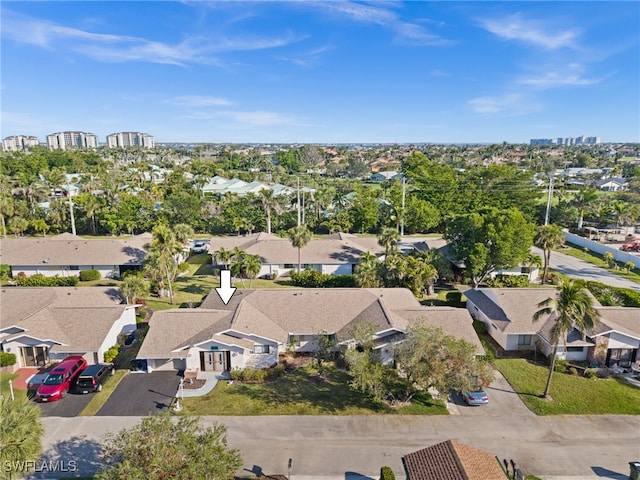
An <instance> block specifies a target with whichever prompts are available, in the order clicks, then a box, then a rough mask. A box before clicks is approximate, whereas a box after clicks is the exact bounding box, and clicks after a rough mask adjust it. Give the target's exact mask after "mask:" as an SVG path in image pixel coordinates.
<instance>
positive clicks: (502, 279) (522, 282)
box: [487, 275, 529, 288]
mask: <svg viewBox="0 0 640 480" xmlns="http://www.w3.org/2000/svg"><path fill="white" fill-rule="evenodd" d="M487 285H489V286H490V287H496V288H525V287H528V286H529V277H528V276H526V275H496V276H495V278H492V279H489V280H488V281H487Z"/></svg>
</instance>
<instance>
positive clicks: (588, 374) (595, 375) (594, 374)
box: [584, 368, 598, 378]
mask: <svg viewBox="0 0 640 480" xmlns="http://www.w3.org/2000/svg"><path fill="white" fill-rule="evenodd" d="M584 376H585V377H587V378H598V372H597V371H595V370H594V369H593V368H587V369H586V370H585V371H584Z"/></svg>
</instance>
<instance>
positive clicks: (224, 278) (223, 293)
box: [216, 270, 236, 305]
mask: <svg viewBox="0 0 640 480" xmlns="http://www.w3.org/2000/svg"><path fill="white" fill-rule="evenodd" d="M235 291H236V287H232V286H231V270H220V288H216V292H218V296H219V297H220V300H222V301H223V302H224V304H225V305H226V304H227V303H229V300H231V297H233V294H234V293H235Z"/></svg>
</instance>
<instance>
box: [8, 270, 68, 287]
mask: <svg viewBox="0 0 640 480" xmlns="http://www.w3.org/2000/svg"><path fill="white" fill-rule="evenodd" d="M16 281H17V283H18V286H19V287H75V286H76V285H78V277H59V276H58V275H56V276H55V277H45V276H44V275H42V274H41V273H36V274H35V275H32V276H30V277H27V276H24V275H18V276H17V277H16Z"/></svg>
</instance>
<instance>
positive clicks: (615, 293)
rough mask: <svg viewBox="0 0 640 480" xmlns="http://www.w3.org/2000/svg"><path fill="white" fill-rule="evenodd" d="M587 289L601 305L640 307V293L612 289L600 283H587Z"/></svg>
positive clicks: (623, 289)
mask: <svg viewBox="0 0 640 480" xmlns="http://www.w3.org/2000/svg"><path fill="white" fill-rule="evenodd" d="M587 289H588V290H589V291H590V292H591V293H592V294H593V296H594V297H596V299H597V300H598V301H599V302H600V303H601V304H602V305H605V306H607V305H620V306H623V307H640V292H636V291H634V290H631V289H629V288H621V287H612V286H609V285H605V284H604V283H600V282H587Z"/></svg>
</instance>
